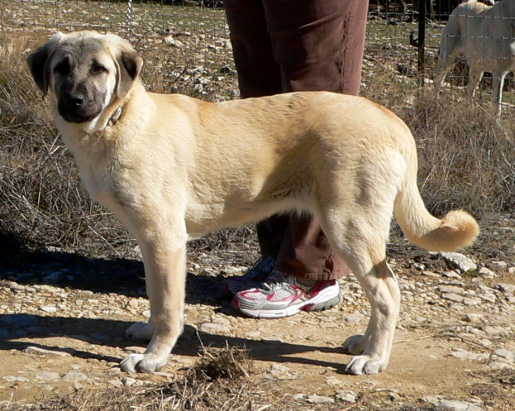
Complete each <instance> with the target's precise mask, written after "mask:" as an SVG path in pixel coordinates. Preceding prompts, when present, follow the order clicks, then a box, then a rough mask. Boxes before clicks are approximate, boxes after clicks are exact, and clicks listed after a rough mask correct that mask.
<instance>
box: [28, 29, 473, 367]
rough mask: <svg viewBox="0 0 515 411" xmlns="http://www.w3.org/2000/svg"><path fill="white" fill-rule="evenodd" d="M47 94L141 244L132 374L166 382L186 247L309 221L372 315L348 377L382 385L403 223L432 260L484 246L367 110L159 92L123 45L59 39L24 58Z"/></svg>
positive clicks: (329, 99)
mask: <svg viewBox="0 0 515 411" xmlns="http://www.w3.org/2000/svg"><path fill="white" fill-rule="evenodd" d="M27 60H28V65H29V68H30V72H31V74H32V76H33V78H34V81H35V83H36V85H37V86H38V87H39V89H40V90H41V91H42V93H43V94H44V95H46V96H48V104H49V107H50V112H51V115H52V117H53V119H54V121H55V123H56V125H57V128H58V130H59V132H60V133H61V135H62V138H63V140H64V142H65V144H66V145H67V146H68V147H69V149H70V150H71V152H72V153H73V155H74V157H75V160H76V163H77V165H78V167H79V169H80V171H81V176H82V179H83V181H84V184H85V186H86V188H87V190H88V192H89V194H90V195H91V197H92V198H93V199H94V200H96V201H98V202H100V203H101V204H102V205H103V206H105V207H106V208H107V209H109V210H110V211H111V212H112V213H113V214H114V215H115V216H116V217H117V218H118V219H119V220H120V221H121V222H122V223H123V224H124V226H125V227H126V228H127V229H128V230H129V231H130V232H131V233H132V234H133V235H134V236H135V238H136V239H137V241H138V243H139V245H140V247H141V251H142V255H143V261H144V266H145V278H146V288H147V294H148V297H149V300H150V307H151V318H150V320H149V321H148V323H146V324H144V323H137V324H133V325H132V326H131V327H130V328H129V329H128V330H127V332H126V336H128V337H129V338H133V339H136V340H150V343H149V344H148V347H147V349H146V351H145V352H144V353H143V354H131V355H129V356H128V357H127V358H125V359H123V360H122V361H121V368H122V370H124V371H129V372H134V371H141V372H154V371H156V370H159V369H160V368H162V367H163V366H164V365H165V364H166V362H167V358H168V355H169V354H170V352H171V350H172V348H173V347H174V345H175V342H176V340H177V338H178V337H179V335H180V334H181V332H182V329H183V321H184V320H183V316H184V299H185V261H186V251H185V250H186V242H187V241H188V240H189V239H193V238H198V237H200V236H203V235H205V234H207V233H209V232H211V231H214V230H219V229H221V228H224V227H229V226H239V225H242V224H244V223H247V222H251V221H259V220H261V219H263V218H266V217H267V216H270V215H272V214H276V213H281V212H285V211H291V210H297V211H298V212H310V213H312V214H313V215H315V216H316V217H318V219H319V220H320V222H321V226H322V228H323V230H324V232H325V234H326V235H327V237H328V239H329V241H330V242H331V244H332V245H333V246H334V248H335V250H336V251H337V253H338V254H339V255H340V256H341V257H342V258H343V260H344V261H345V262H346V263H347V264H348V266H349V267H350V268H351V269H352V271H353V272H354V274H355V275H356V277H357V278H358V279H359V281H360V283H361V285H362V286H363V288H364V290H365V292H366V295H367V297H368V299H369V301H370V304H371V308H372V315H371V319H370V323H369V325H368V328H367V330H366V332H365V333H364V335H357V336H352V337H349V338H348V339H347V340H346V341H345V342H344V344H343V351H344V352H345V353H348V354H351V355H354V357H353V358H352V359H351V360H350V362H349V363H348V364H347V366H346V371H347V372H348V373H351V374H374V373H378V372H380V371H382V370H384V369H385V368H386V366H387V364H388V361H389V358H390V352H391V349H392V343H393V339H394V331H395V327H396V323H397V318H398V314H399V307H400V291H399V287H398V285H397V281H396V278H395V275H394V273H393V272H392V270H391V269H390V268H389V266H388V264H387V262H386V241H387V237H388V234H389V229H390V222H391V218H392V214H394V215H395V217H396V220H397V222H398V223H399V225H400V227H401V228H402V230H403V232H404V233H405V235H406V236H407V237H408V238H409V239H410V240H411V241H412V242H413V243H415V244H417V245H419V246H421V247H424V248H426V249H428V250H439V251H444V250H445V251H451V250H456V249H457V248H461V247H465V246H467V245H469V244H470V243H471V242H472V241H473V240H474V239H475V238H476V236H477V235H478V232H479V229H478V225H477V223H476V221H475V220H474V219H473V217H472V216H470V215H469V214H468V213H466V212H465V211H462V210H455V211H451V212H449V213H448V214H447V215H446V216H444V217H443V219H438V218H435V217H433V216H432V215H431V214H430V213H429V212H428V211H427V210H426V208H425V206H424V203H423V201H422V199H421V197H420V194H419V191H418V188H417V153H416V146H415V142H414V139H413V137H412V135H411V133H410V131H409V129H408V127H407V126H406V125H405V124H404V123H403V122H402V121H401V120H400V119H399V118H398V117H396V116H395V115H394V114H393V113H391V112H390V111H388V110H387V109H386V108H383V107H381V106H379V105H377V104H374V103H372V102H370V101H368V100H366V99H364V98H361V97H353V96H346V95H343V94H337V93H330V92H297V93H286V94H280V95H276V96H271V97H261V98H251V99H243V100H235V101H229V102H220V103H208V102H204V101H201V100H197V99H194V98H191V97H187V96H185V95H180V94H155V93H151V92H147V91H146V90H145V87H144V86H143V84H142V83H141V81H140V71H141V68H142V64H143V61H142V58H141V57H140V56H139V55H138V54H137V52H136V51H135V50H134V49H133V48H132V47H131V46H130V45H129V44H128V43H127V42H125V41H124V40H122V39H121V38H120V37H118V36H116V35H114V34H105V35H102V34H98V33H96V32H89V31H85V32H73V33H70V34H62V33H59V34H56V35H55V36H53V37H52V38H50V40H49V41H48V42H47V43H45V44H44V45H42V46H41V47H39V48H37V49H36V50H34V51H33V52H32V53H31V54H30V55H29V56H28V59H27Z"/></svg>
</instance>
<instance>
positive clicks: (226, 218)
mask: <svg viewBox="0 0 515 411" xmlns="http://www.w3.org/2000/svg"><path fill="white" fill-rule="evenodd" d="M290 210H301V211H309V206H308V205H307V203H306V202H305V201H301V200H298V199H294V198H282V199H280V200H276V201H267V202H262V201H250V202H245V203H243V204H242V203H233V202H225V203H217V204H214V203H212V204H209V205H196V206H193V207H189V208H188V211H187V213H186V215H185V220H186V230H187V233H188V237H189V238H190V239H197V238H200V237H203V236H205V235H207V234H209V233H211V232H213V231H217V230H221V229H223V228H227V227H240V226H242V225H244V224H247V223H252V222H258V221H260V220H263V219H265V218H267V217H269V216H271V215H273V214H277V213H282V212H288V211H290Z"/></svg>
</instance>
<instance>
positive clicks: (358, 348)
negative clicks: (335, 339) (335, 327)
mask: <svg viewBox="0 0 515 411" xmlns="http://www.w3.org/2000/svg"><path fill="white" fill-rule="evenodd" d="M366 347H367V339H366V337H365V336H364V335H353V336H352V337H349V338H347V339H346V340H345V342H344V343H343V344H342V348H343V352H344V354H350V355H360V354H362V353H363V351H365V348H366Z"/></svg>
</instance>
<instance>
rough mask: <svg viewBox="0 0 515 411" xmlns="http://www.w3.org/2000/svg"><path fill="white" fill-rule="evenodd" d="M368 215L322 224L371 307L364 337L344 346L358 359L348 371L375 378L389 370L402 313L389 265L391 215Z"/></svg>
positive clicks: (353, 337) (359, 337) (345, 343)
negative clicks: (371, 375)
mask: <svg viewBox="0 0 515 411" xmlns="http://www.w3.org/2000/svg"><path fill="white" fill-rule="evenodd" d="M367 211H368V213H367ZM367 211H364V210H363V211H361V213H363V214H364V215H362V216H361V217H360V216H356V215H354V216H352V217H351V218H349V219H348V221H347V222H346V223H343V224H342V220H340V221H339V222H335V220H334V218H330V219H331V220H332V221H327V220H326V222H325V223H324V224H323V229H324V231H325V232H326V234H327V235H328V238H329V239H330V241H331V242H332V243H333V246H334V247H335V250H337V252H338V254H339V255H340V256H341V257H342V258H343V259H344V261H345V262H346V263H347V264H348V265H349V267H350V268H351V270H352V272H353V273H354V275H355V276H356V277H357V279H358V281H359V282H360V284H361V286H362V287H363V289H364V291H365V294H366V296H367V298H368V300H369V302H370V305H371V317H370V321H369V324H368V326H367V329H366V332H365V334H364V335H355V336H352V337H349V338H348V339H347V340H346V341H345V342H344V343H343V350H344V352H345V353H347V354H352V355H355V357H353V358H352V359H351V361H350V362H349V364H348V365H347V367H346V371H347V372H349V373H351V374H376V373H378V372H381V371H383V370H384V369H385V368H386V367H387V365H388V362H389V358H390V352H391V349H392V344H393V338H394V333H395V326H396V324H397V319H398V316H399V309H400V290H399V286H398V284H397V280H396V278H395V275H394V274H393V272H392V270H391V269H390V268H389V267H388V264H387V263H386V237H387V235H388V231H389V226H390V216H391V214H388V212H385V213H383V214H382V215H380V214H381V213H376V212H377V209H376V210H374V211H376V212H374V211H372V210H368V209H367ZM383 211H384V210H383ZM365 214H367V215H365ZM374 217H377V218H374ZM335 227H336V228H335Z"/></svg>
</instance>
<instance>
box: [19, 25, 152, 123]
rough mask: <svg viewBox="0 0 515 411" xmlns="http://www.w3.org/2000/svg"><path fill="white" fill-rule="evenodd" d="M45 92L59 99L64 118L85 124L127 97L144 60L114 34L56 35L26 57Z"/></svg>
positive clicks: (60, 110) (39, 85) (66, 120)
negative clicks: (113, 103)
mask: <svg viewBox="0 0 515 411" xmlns="http://www.w3.org/2000/svg"><path fill="white" fill-rule="evenodd" d="M27 62H28V64H29V68H30V72H31V74H32V77H33V78H34V81H35V82H36V84H37V86H38V87H39V88H40V90H41V91H42V92H43V95H46V94H49V95H51V96H52V98H54V99H55V102H54V104H55V105H56V107H55V108H56V109H57V113H58V114H59V115H60V116H61V117H62V119H63V120H64V121H65V122H68V123H76V124H82V123H87V122H90V121H92V120H94V119H95V118H97V117H98V116H99V115H100V114H101V113H102V112H103V110H104V109H105V108H106V107H107V106H109V105H110V104H111V103H112V102H114V101H115V100H117V99H123V97H125V96H126V95H127V93H129V91H130V90H131V88H132V86H133V84H134V82H135V81H136V79H137V78H138V76H139V73H140V70H141V66H142V65H143V60H142V58H141V57H140V56H139V55H138V54H137V53H136V51H135V50H134V49H133V48H132V47H131V46H130V44H128V43H127V42H126V41H124V40H123V39H121V38H120V37H118V36H116V35H114V34H105V35H102V34H99V33H96V32H91V31H81V32H74V33H70V34H63V33H58V34H56V35H54V36H53V37H52V38H50V40H49V41H48V42H47V43H45V44H44V45H42V46H41V47H39V48H38V49H36V50H35V51H33V52H32V53H31V54H30V55H29V57H28V58H27Z"/></svg>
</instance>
